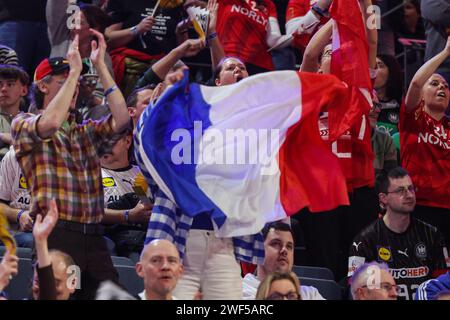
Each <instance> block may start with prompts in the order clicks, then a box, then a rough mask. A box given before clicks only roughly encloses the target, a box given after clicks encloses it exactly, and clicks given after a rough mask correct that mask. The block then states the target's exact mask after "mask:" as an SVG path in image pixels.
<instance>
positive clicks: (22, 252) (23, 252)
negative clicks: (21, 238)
mask: <svg viewBox="0 0 450 320" xmlns="http://www.w3.org/2000/svg"><path fill="white" fill-rule="evenodd" d="M5 252H6V247H5V246H0V257H2V258H3V256H4V255H5ZM31 252H32V251H31V249H30V248H22V247H17V250H16V256H17V257H19V258H25V259H31Z"/></svg>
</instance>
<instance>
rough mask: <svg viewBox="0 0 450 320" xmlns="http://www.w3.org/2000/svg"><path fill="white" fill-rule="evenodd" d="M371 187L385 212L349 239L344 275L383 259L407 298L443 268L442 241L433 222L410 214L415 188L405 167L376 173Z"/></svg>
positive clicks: (400, 292) (403, 297) (414, 201)
mask: <svg viewBox="0 0 450 320" xmlns="http://www.w3.org/2000/svg"><path fill="white" fill-rule="evenodd" d="M375 188H376V190H377V193H378V198H379V201H380V206H381V208H382V209H383V210H385V214H384V215H383V216H382V217H380V218H378V219H377V220H376V221H374V222H373V223H372V224H370V225H369V226H368V227H367V228H365V229H364V230H363V231H362V232H360V233H359V234H358V235H357V236H356V237H355V239H354V240H353V243H352V245H351V247H350V255H349V270H348V276H349V277H351V276H352V275H353V274H354V272H355V270H356V269H358V268H359V267H360V266H361V265H362V264H364V263H365V262H371V261H377V262H380V263H386V264H387V265H388V266H389V268H390V272H391V274H392V276H393V277H394V279H395V281H396V282H397V286H398V295H399V298H400V299H408V300H409V299H412V297H413V295H414V292H415V290H416V289H417V287H418V286H419V285H420V284H421V283H422V282H424V281H426V280H428V279H431V278H432V277H435V276H437V275H439V274H440V273H443V272H445V268H446V262H445V261H446V260H445V259H446V258H447V259H448V254H447V249H446V247H445V242H444V239H443V237H442V234H441V233H440V232H439V231H438V230H437V229H436V228H435V227H434V226H431V225H429V224H426V223H424V222H422V221H420V220H418V219H416V218H414V217H412V216H411V214H412V212H413V211H414V207H415V205H416V195H415V191H416V188H415V187H414V185H413V184H412V181H411V178H410V177H409V175H408V172H406V170H405V169H403V168H401V167H397V168H394V169H392V170H391V171H389V173H387V174H386V173H382V174H380V175H379V176H378V177H377V181H376V185H375ZM447 267H450V265H447Z"/></svg>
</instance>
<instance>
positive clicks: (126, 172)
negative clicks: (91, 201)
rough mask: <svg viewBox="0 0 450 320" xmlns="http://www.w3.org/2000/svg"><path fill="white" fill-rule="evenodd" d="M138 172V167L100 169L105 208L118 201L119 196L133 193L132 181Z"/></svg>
mask: <svg viewBox="0 0 450 320" xmlns="http://www.w3.org/2000/svg"><path fill="white" fill-rule="evenodd" d="M139 171H140V170H139V167H138V166H129V167H127V168H124V169H119V170H112V169H105V168H102V184H103V193H104V199H105V206H107V205H108V204H109V203H111V202H114V201H117V200H119V198H120V196H123V195H124V194H126V193H130V192H134V190H133V185H134V179H135V178H136V175H137V174H138V172H139Z"/></svg>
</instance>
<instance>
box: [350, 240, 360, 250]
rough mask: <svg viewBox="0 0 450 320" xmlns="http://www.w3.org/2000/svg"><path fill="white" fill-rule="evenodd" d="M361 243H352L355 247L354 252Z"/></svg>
mask: <svg viewBox="0 0 450 320" xmlns="http://www.w3.org/2000/svg"><path fill="white" fill-rule="evenodd" d="M361 243H362V242H361V241H360V242H358V243H356V242H353V243H352V246H355V248H356V251H358V247H359V245H360V244H361Z"/></svg>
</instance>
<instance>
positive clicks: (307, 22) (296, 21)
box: [286, 0, 332, 34]
mask: <svg viewBox="0 0 450 320" xmlns="http://www.w3.org/2000/svg"><path fill="white" fill-rule="evenodd" d="M331 1H332V0H319V1H317V3H316V4H315V8H313V9H310V10H309V11H308V12H307V13H306V14H305V15H304V16H301V17H295V18H293V19H290V20H289V21H287V22H286V34H293V33H299V34H302V33H308V34H311V33H312V31H313V30H315V26H317V24H319V23H320V19H321V18H322V16H321V15H320V14H319V12H321V13H325V12H328V8H329V7H330V4H331ZM316 8H318V9H316Z"/></svg>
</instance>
